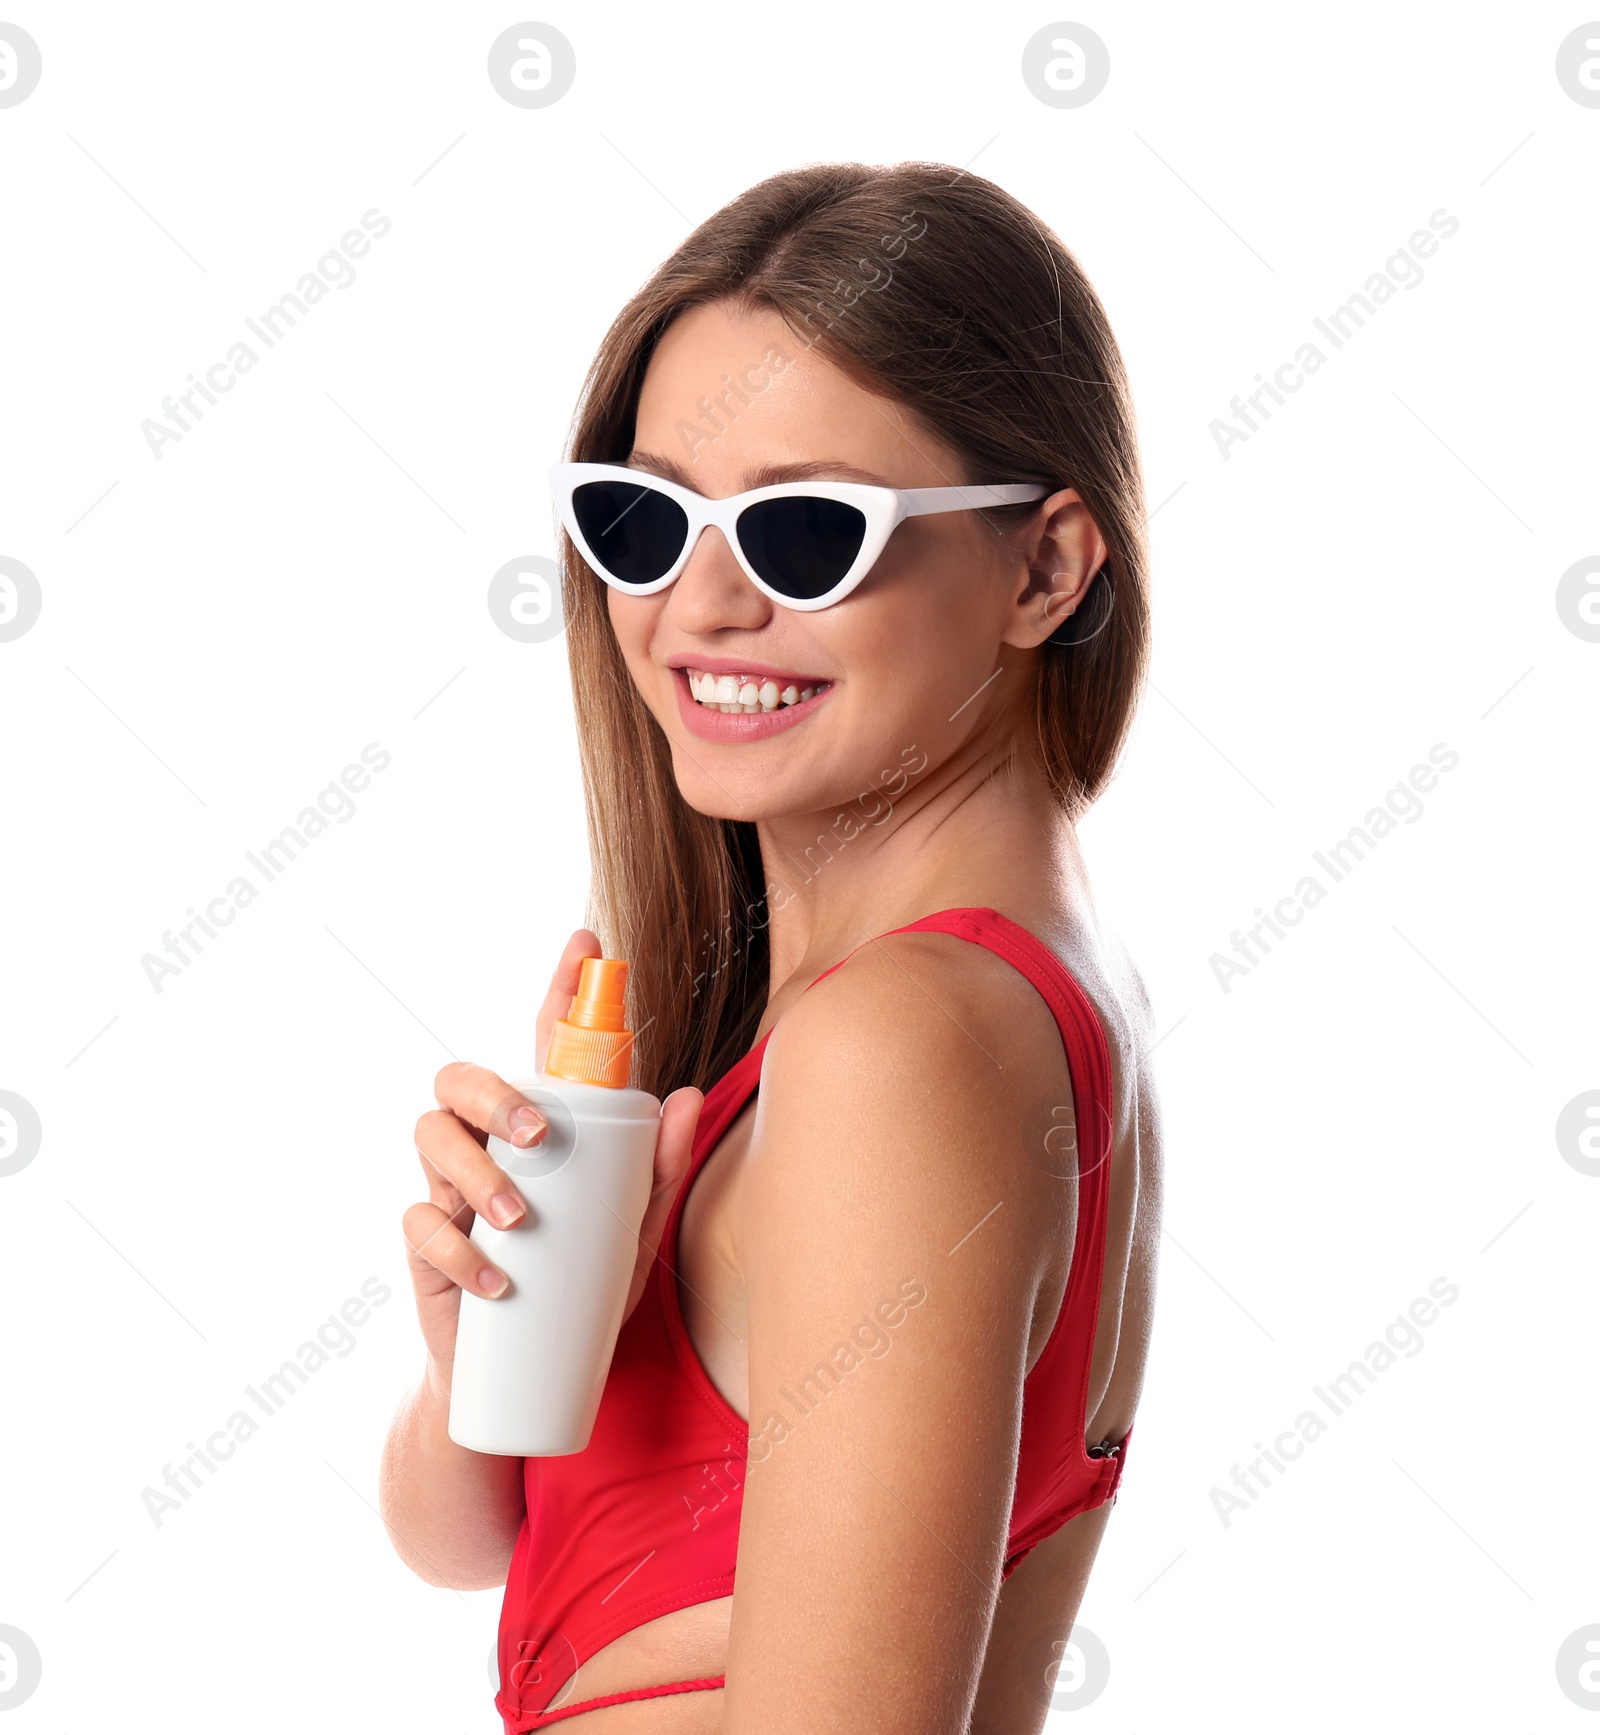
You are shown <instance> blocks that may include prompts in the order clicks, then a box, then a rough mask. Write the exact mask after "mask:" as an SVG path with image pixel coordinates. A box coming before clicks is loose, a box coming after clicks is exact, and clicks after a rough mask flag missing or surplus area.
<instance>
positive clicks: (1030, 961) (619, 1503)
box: [495, 909, 1131, 1735]
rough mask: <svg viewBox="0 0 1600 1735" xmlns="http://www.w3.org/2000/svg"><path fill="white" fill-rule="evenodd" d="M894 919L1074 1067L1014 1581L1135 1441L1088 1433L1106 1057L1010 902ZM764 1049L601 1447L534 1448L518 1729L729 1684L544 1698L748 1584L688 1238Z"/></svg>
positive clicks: (734, 1449) (636, 1327)
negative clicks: (690, 1293)
mask: <svg viewBox="0 0 1600 1735" xmlns="http://www.w3.org/2000/svg"><path fill="white" fill-rule="evenodd" d="M892 932H894V933H901V934H903V933H913V932H925V933H943V934H953V935H955V936H956V937H957V938H959V939H963V940H970V941H972V942H973V943H974V944H975V945H979V946H984V947H987V948H988V950H989V951H991V952H994V953H996V954H997V955H998V956H1000V957H1002V958H1004V959H1005V960H1006V961H1007V962H1008V963H1010V964H1013V965H1014V966H1015V967H1016V968H1017V969H1018V970H1020V971H1021V972H1022V974H1023V975H1024V976H1026V977H1027V978H1028V980H1029V981H1030V982H1031V983H1032V984H1033V986H1034V987H1035V988H1036V989H1038V991H1039V993H1040V994H1041V995H1042V996H1043V998H1044V1000H1045V1001H1046V1003H1047V1004H1048V1005H1049V1007H1050V1010H1051V1011H1052V1012H1053V1013H1054V1014H1055V1019H1056V1023H1057V1025H1058V1026H1059V1027H1060V1031H1061V1040H1062V1044H1063V1046H1064V1047H1065V1050H1066V1058H1067V1066H1068V1070H1069V1072H1070V1074H1071V1079H1072V1096H1073V1103H1074V1108H1075V1118H1076V1121H1077V1129H1078V1182H1079V1194H1078V1228H1077V1238H1076V1241H1075V1243H1074V1246H1073V1252H1072V1265H1071V1270H1070V1272H1069V1274H1068V1279H1067V1286H1066V1293H1065V1295H1064V1296H1063V1298H1062V1304H1061V1311H1060V1313H1059V1314H1058V1315H1057V1317H1056V1322H1055V1325H1054V1326H1053V1327H1052V1328H1051V1332H1050V1336H1049V1339H1048V1340H1047V1341H1046V1343H1045V1347H1044V1350H1043V1353H1042V1354H1041V1355H1040V1357H1039V1359H1038V1361H1037V1362H1035V1364H1034V1366H1033V1367H1032V1368H1031V1369H1030V1370H1029V1372H1028V1374H1027V1376H1026V1378H1025V1379H1024V1381H1023V1387H1022V1390H1023V1408H1022V1437H1021V1444H1020V1447H1019V1456H1018V1462H1017V1476H1016V1489H1015V1492H1014V1495H1013V1499H1012V1509H1011V1521H1010V1526H1009V1529H1008V1532H1007V1539H1006V1555H1005V1564H1004V1570H1003V1574H1002V1577H1004V1578H1009V1577H1010V1575H1011V1574H1012V1572H1013V1571H1015V1569H1016V1567H1017V1566H1018V1564H1019V1563H1020V1562H1021V1561H1022V1559H1023V1558H1024V1557H1025V1556H1026V1555H1027V1554H1028V1553H1029V1552H1030V1550H1032V1549H1033V1548H1034V1547H1035V1546H1036V1545H1037V1544H1038V1543H1040V1542H1042V1541H1043V1540H1044V1538H1045V1537H1047V1536H1049V1535H1051V1534H1052V1532H1054V1531H1056V1530H1058V1529H1059V1528H1060V1527H1061V1526H1062V1525H1063V1524H1065V1523H1066V1522H1067V1520H1068V1519H1069V1518H1075V1517H1076V1516H1077V1515H1078V1514H1079V1513H1081V1512H1087V1511H1089V1510H1090V1509H1091V1508H1093V1507H1096V1506H1099V1505H1102V1504H1104V1503H1105V1502H1106V1501H1108V1500H1111V1499H1113V1498H1114V1497H1115V1495H1116V1490H1117V1485H1118V1482H1119V1481H1120V1479H1121V1475H1122V1465H1123V1458H1124V1451H1123V1448H1124V1447H1125V1445H1126V1439H1125V1440H1124V1441H1123V1442H1122V1443H1121V1444H1120V1445H1118V1446H1115V1447H1110V1448H1109V1449H1106V1448H1097V1449H1091V1448H1090V1447H1089V1446H1088V1445H1087V1443H1086V1441H1085V1439H1084V1427H1085V1417H1086V1414H1087V1408H1088V1396H1089V1368H1090V1360H1091V1357H1092V1355H1093V1352H1094V1339H1095V1327H1096V1325H1097V1323H1098V1321H1099V1313H1100V1282H1101V1276H1102V1272H1103V1267H1104V1261H1105V1237H1106V1208H1107V1194H1108V1191H1109V1188H1108V1184H1107V1183H1108V1180H1109V1175H1110V1163H1109V1158H1110V1153H1111V1120H1112V1115H1111V1108H1112V1104H1111V1062H1110V1056H1109V1054H1108V1051H1107V1048H1106V1039H1105V1032H1104V1031H1103V1029H1102V1028H1101V1024H1100V1020H1099V1017H1098V1015H1097V1014H1096V1012H1095V1010H1094V1007H1093V1006H1092V1005H1091V1004H1090V1002H1089V1000H1088V998H1087V996H1086V995H1085V994H1084V992H1083V990H1082V989H1081V988H1080V987H1079V986H1078V984H1077V982H1076V981H1075V980H1074V979H1073V977H1072V976H1071V974H1070V973H1069V972H1068V970H1067V969H1066V967H1065V965H1063V964H1062V963H1061V961H1060V959H1059V958H1057V957H1056V956H1055V954H1054V953H1053V952H1051V951H1050V950H1049V949H1048V948H1047V947H1045V946H1044V945H1042V944H1041V943H1040V942H1039V941H1038V940H1036V939H1035V938H1034V937H1033V935H1032V934H1030V933H1029V932H1028V931H1027V930H1026V929H1025V928H1021V927H1019V926H1018V925H1017V924H1016V923H1015V922H1013V921H1010V920H1009V919H1008V918H1007V917H1005V916H1002V915H1000V914H999V913H998V912H997V911H995V910H990V909H957V910H943V911H940V912H939V913H938V914H937V915H932V916H925V917H923V919H922V920H921V921H919V922H912V923H909V924H908V925H907V926H906V927H904V928H896V929H893V930H892ZM844 962H845V960H844V959H841V960H840V963H841V964H842V963H844ZM838 968H839V965H838V964H835V965H834V966H833V969H835V970H836V969H838ZM831 974H832V970H827V971H824V972H823V975H822V976H819V977H818V978H817V981H818V982H820V981H822V980H823V977H824V976H828V975H831ZM814 985H815V984H811V985H810V986H814ZM770 1034H771V1032H770V1031H769V1032H768V1035H770ZM766 1044H767V1037H765V1036H764V1037H762V1039H761V1040H760V1042H758V1043H757V1044H756V1045H755V1046H754V1047H753V1048H752V1049H751V1050H750V1051H749V1053H747V1054H746V1055H745V1056H744V1057H743V1058H742V1059H741V1060H739V1061H737V1062H735V1064H734V1065H733V1066H732V1067H731V1068H729V1070H728V1071H727V1072H726V1073H725V1074H724V1075H723V1076H722V1077H721V1078H720V1079H718V1081H717V1082H716V1084H715V1085H713V1086H712V1088H711V1089H710V1090H709V1091H707V1093H706V1097H705V1102H704V1105H703V1107H702V1109H701V1113H700V1121H699V1127H698V1130H697V1132H696V1135H695V1140H694V1147H693V1151H692V1154H691V1157H690V1162H689V1167H688V1170H687V1172H686V1173H685V1175H684V1178H683V1181H682V1182H681V1184H680V1185H679V1188H678V1193H677V1197H676V1198H675V1199H674V1201H673V1204H672V1209H671V1212H670V1214H669V1215H668V1218H667V1222H666V1227H665V1229H664V1231H663V1233H662V1237H661V1247H660V1251H659V1257H658V1259H657V1261H656V1265H655V1269H654V1272H653V1273H652V1278H651V1281H650V1282H649V1283H647V1285H646V1286H645V1290H644V1293H643V1295H641V1296H640V1298H639V1303H638V1306H637V1307H636V1308H635V1309H634V1311H633V1313H632V1314H631V1315H630V1316H629V1317H628V1319H627V1321H626V1322H625V1323H624V1325H623V1328H622V1332H621V1334H620V1335H619V1337H618V1339H617V1347H616V1352H615V1354H614V1355H613V1357H612V1362H611V1369H610V1372H609V1374H608V1376H607V1380H606V1386H605V1391H604V1393H603V1395H602V1397H601V1402H600V1410H599V1414H598V1416H597V1417H596V1419H595V1426H594V1433H593V1435H592V1436H591V1438H590V1441H589V1444H588V1446H587V1447H586V1448H585V1449H584V1450H583V1451H582V1452H575V1453H572V1454H570V1455H568V1456H564V1457H555V1458H527V1459H525V1460H524V1461H523V1462H524V1482H525V1488H526V1494H527V1513H526V1516H525V1517H524V1519H523V1523H522V1528H521V1531H520V1532H519V1534H518V1536H517V1543H516V1549H515V1551H514V1553H513V1554H512V1557H511V1566H510V1570H509V1572H508V1575H507V1578H506V1592H505V1601H504V1603H503V1605H502V1607H501V1613H500V1642H499V1662H500V1691H499V1692H498V1694H496V1696H495V1706H496V1708H497V1709H498V1710H499V1712H500V1713H501V1716H502V1718H503V1719H504V1723H505V1730H506V1735H521V1732H522V1731H525V1730H532V1729H542V1728H544V1727H546V1726H547V1725H550V1724H554V1723H556V1722H558V1721H560V1720H562V1719H564V1718H566V1717H572V1716H576V1715H577V1714H578V1713H579V1712H581V1711H589V1710H595V1709H597V1708H598V1707H600V1706H601V1705H608V1704H614V1703H617V1702H619V1701H621V1700H624V1699H635V1698H647V1697H654V1696H655V1695H657V1694H662V1693H675V1692H692V1691H697V1690H700V1689H704V1688H712V1687H720V1686H722V1685H723V1684H724V1681H723V1677H722V1676H720V1675H719V1676H715V1677H712V1678H709V1679H707V1680H702V1681H678V1682H672V1683H669V1684H667V1685H665V1686H661V1687H650V1688H644V1689H640V1690H638V1691H635V1692H629V1693H613V1694H608V1695H606V1696H605V1697H603V1698H598V1699H586V1700H583V1701H582V1702H581V1703H574V1704H563V1705H560V1706H559V1707H558V1708H556V1709H553V1710H547V1709H546V1707H548V1706H549V1705H550V1704H551V1702H552V1700H555V1699H557V1698H558V1697H559V1695H560V1693H561V1690H562V1688H563V1686H564V1685H565V1684H566V1682H567V1681H568V1679H569V1678H570V1677H571V1675H572V1674H573V1672H574V1671H575V1670H576V1669H577V1668H578V1666H579V1665H580V1664H582V1663H584V1662H586V1661H587V1660H588V1659H589V1658H590V1657H592V1656H593V1655H594V1654H595V1653H596V1652H597V1651H599V1650H601V1649H602V1648H603V1647H604V1646H606V1645H608V1644H609V1643H610V1642H611V1641H612V1640H613V1639H615V1638H618V1637H619V1636H620V1635H621V1634H623V1633H626V1632H630V1631H631V1630H632V1629H633V1628H635V1627H637V1626H640V1625H642V1624H643V1623H644V1622H646V1621H649V1620H653V1619H654V1618H655V1617H656V1616H658V1615H664V1614H669V1613H671V1612H672V1611H673V1610H674V1609H680V1608H685V1607H687V1606H689V1605H690V1604H692V1603H700V1602H708V1601H711V1600H712V1599H713V1598H717V1597H724V1596H729V1595H731V1594H732V1592H733V1579H734V1561H735V1557H736V1555H737V1553H738V1545H739V1513H740V1505H741V1494H742V1490H743V1483H744V1473H745V1453H746V1446H747V1442H748V1439H749V1432H748V1429H747V1428H746V1425H745V1423H744V1422H743V1421H742V1420H741V1419H740V1418H739V1416H738V1414H737V1412H736V1411H734V1410H733V1409H732V1408H730V1406H729V1405H728V1404H727V1403H726V1402H725V1401H724V1399H723V1398H722V1395H721V1394H720V1393H719V1392H718V1391H717V1389H716V1387H715V1386H714V1385H713V1384H712V1383H711V1380H710V1378H709V1377H708V1375H707V1374H706V1371H705V1369H704V1368H703V1367H702V1366H701V1364H700V1361H699V1359H698V1358H697V1356H696V1355H695V1352H694V1348H693V1346H692V1344H691V1343H690V1341H689V1335H688V1331H687V1330H686V1328H685V1326H684V1323H683V1316H682V1313H681V1312H680V1310H679V1305H678V1282H677V1235H678V1223H679V1219H680V1218H681V1216H682V1214H683V1207H684V1201H685V1200H686V1199H687V1198H688V1195H689V1189H690V1187H691V1186H692V1185H693V1184H694V1179H695V1176H696V1175H697V1174H698V1173H699V1171H700V1169H701V1167H702V1166H703V1164H704V1163H705V1160H706V1158H707V1157H708V1156H709V1155H710V1153H711V1152H712V1150H713V1149H714V1148H715V1147H716V1144H717V1142H718V1140H719V1139H721V1137H722V1135H723V1133H724V1132H725V1131H726V1130H727V1128H728V1127H729V1125H730V1124H731V1123H732V1122H733V1120H734V1119H735V1117H736V1116H737V1115H738V1114H739V1113H740V1112H741V1111H742V1110H743V1108H744V1107H745V1104H746V1103H747V1102H748V1101H749V1099H750V1096H751V1094H752V1093H753V1092H754V1091H755V1089H756V1087H757V1085H758V1083H759V1082H760V1074H761V1058H762V1054H763V1052H764V1051H765V1048H766ZM1130 1432H1131V1430H1130Z"/></svg>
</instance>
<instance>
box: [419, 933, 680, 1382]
mask: <svg viewBox="0 0 1600 1735" xmlns="http://www.w3.org/2000/svg"><path fill="white" fill-rule="evenodd" d="M602 955H603V954H602V951H601V947H600V941H599V939H598V938H597V937H596V936H595V935H594V934H592V933H590V932H589V930H588V929H587V928H579V929H578V930H577V932H576V933H574V934H573V936H572V938H571V939H570V940H569V941H568V942H567V946H566V950H565V951H564V952H563V953H562V954H561V962H560V963H559V964H557V966H556V969H555V974H554V975H553V976H552V977H551V979H550V992H549V993H548V994H546V995H545V998H544V1004H543V1006H541V1007H540V1009H539V1016H538V1019H537V1022H536V1024H535V1062H536V1065H537V1066H538V1067H540V1068H542V1067H543V1065H544V1059H545V1055H546V1053H547V1051H548V1049H549V1046H550V1033H551V1031H552V1029H553V1028H554V1026H555V1022H556V1020H557V1019H558V1018H563V1017H565V1016H566V1013H567V1010H568V1008H569V1007H570V1006H571V1005H572V997H573V995H574V994H576V993H577V991H578V972H579V969H580V967H581V966H582V963H583V960H584V959H585V958H598V957H601V956H602ZM433 1093H434V1099H435V1101H436V1102H437V1103H438V1105H439V1106H438V1107H437V1108H434V1109H430V1110H429V1111H428V1112H427V1113H426V1114H424V1115H423V1116H422V1118H421V1119H420V1120H419V1121H418V1122H417V1125H416V1130H415V1133H414V1135H413V1137H414V1139H415V1143H416V1148H417V1155H418V1157H419V1158H420V1159H421V1161H422V1172H423V1174H424V1175H426V1176H427V1180H428V1198H427V1200H426V1202H422V1201H419V1202H418V1203H417V1204H415V1205H412V1206H410V1207H408V1209H407V1210H406V1214H405V1217H404V1218H403V1220H402V1227H403V1229H404V1232H405V1238H406V1247H407V1249H408V1256H409V1263H410V1266H411V1283H412V1287H413V1289H414V1290H415V1292H416V1301H417V1319H418V1321H419V1323H420V1324H421V1326H422V1335H423V1339H424V1341H425V1342H426V1344H427V1347H428V1355H429V1358H430V1359H431V1361H432V1362H433V1364H434V1365H435V1366H436V1367H437V1368H439V1369H442V1370H445V1371H448V1369H449V1367H450V1365H451V1363H452V1361H453V1360H454V1358H455V1345H456V1321H457V1319H458V1317H459V1315H460V1311H461V1291H462V1290H463V1289H467V1290H470V1291H471V1292H472V1293H473V1294H474V1295H481V1296H484V1297H486V1298H488V1299H490V1300H493V1299H494V1298H495V1297H497V1296H499V1295H501V1294H503V1293H504V1292H505V1289H506V1286H507V1279H506V1275H505V1273H504V1272H503V1271H501V1270H500V1269H499V1268H498V1267H497V1266H496V1265H494V1264H492V1263H491V1262H490V1261H488V1260H487V1259H485V1257H484V1255H483V1254H482V1253H481V1252H480V1251H479V1250H478V1248H477V1247H475V1246H474V1245H473V1243H472V1241H471V1240H470V1236H471V1233H472V1225H473V1223H474V1222H475V1220H476V1218H477V1216H478V1215H479V1214H482V1215H483V1216H486V1217H487V1218H488V1219H489V1221H490V1222H491V1223H493V1224H495V1226H496V1227H497V1228H502V1229H509V1228H510V1227H511V1226H512V1225H513V1224H515V1223H518V1222H520V1221H521V1220H522V1218H523V1217H524V1216H525V1215H526V1214H527V1201H526V1200H525V1199H524V1198H523V1197H522V1194H521V1193H520V1192H519V1191H518V1190H517V1186H516V1183H515V1182H514V1181H513V1180H512V1179H511V1177H510V1176H509V1175H508V1174H507V1173H506V1172H505V1170H504V1169H502V1168H501V1167H500V1165H499V1164H498V1163H497V1162H495V1161H494V1159H493V1158H492V1157H491V1156H490V1155H489V1153H488V1150H487V1149H486V1145H487V1141H488V1138H489V1135H490V1134H491V1133H492V1134H494V1135H495V1136H496V1137H497V1138H502V1139H505V1140H507V1141H508V1142H509V1143H511V1144H514V1145H516V1146H518V1147H519V1148H526V1147H535V1146H536V1145H537V1143H538V1141H539V1140H540V1139H541V1138H543V1136H544V1132H545V1121H544V1117H543V1116H542V1115H541V1114H540V1113H539V1111H538V1109H537V1108H536V1107H534V1105H533V1104H532V1103H530V1102H529V1101H528V1100H527V1098H526V1097H524V1096H523V1095H522V1094H521V1093H520V1092H519V1091H517V1090H514V1089H513V1088H512V1087H511V1086H510V1085H509V1084H507V1083H506V1081H505V1080H504V1079H503V1078H501V1077H499V1076H498V1074H496V1073H493V1072H490V1071H489V1070H488V1068H487V1067H482V1066H475V1065H473V1064H472V1062H470V1061H465V1060H458V1061H452V1062H451V1064H450V1065H449V1066H446V1067H444V1068H442V1069H441V1070H440V1072H439V1074H438V1076H437V1077H436V1078H435V1079H434V1081H433ZM703 1101H704V1098H703V1096H702V1094H701V1092H700V1091H698V1090H696V1089H695V1088H694V1087H693V1086H692V1085H686V1086H685V1087H684V1088H683V1089H682V1090H675V1091H674V1092H673V1093H672V1095H671V1096H669V1097H668V1098H667V1100H666V1101H665V1102H664V1103H663V1104H662V1105H661V1130H660V1132H659V1134H658V1135H657V1137H656V1155H655V1172H654V1176H653V1179H652V1182H651V1191H650V1202H649V1204H648V1205H647V1206H646V1207H645V1214H644V1221H643V1223H642V1224H641V1225H640V1228H639V1257H638V1261H637V1263H636V1264H635V1266H634V1272H633V1280H632V1282H631V1283H630V1285H629V1288H628V1301H627V1306H626V1308H625V1309H624V1311H623V1315H622V1317H623V1318H624V1320H626V1319H627V1318H628V1316H629V1314H631V1313H632V1312H633V1310H634V1308H635V1307H636V1306H637V1305H638V1303H639V1297H640V1296H641V1295H642V1294H643V1293H644V1286H645V1283H646V1282H647V1281H648V1279H649V1276H650V1271H651V1268H652V1267H653V1266H654V1264H655V1256H656V1249H657V1247H659V1246H660V1244H661V1232H662V1230H663V1229H664V1228H665V1226H666V1220H667V1213H668V1212H669V1211H670V1210H671V1208H672V1201H673V1199H674V1197H676V1195H677V1191H678V1185H679V1183H680V1182H681V1181H682V1179H683V1176H684V1172H685V1170H686V1169H687V1168H688V1166H689V1156H690V1150H691V1147H692V1145H693V1142H694V1132H695V1126H696V1124H697V1122H698V1121H699V1118H700V1105H701V1103H702V1102H703Z"/></svg>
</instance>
